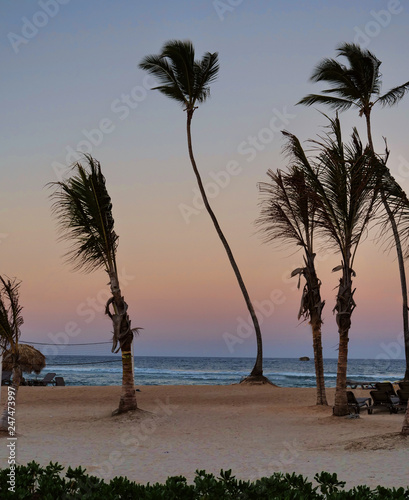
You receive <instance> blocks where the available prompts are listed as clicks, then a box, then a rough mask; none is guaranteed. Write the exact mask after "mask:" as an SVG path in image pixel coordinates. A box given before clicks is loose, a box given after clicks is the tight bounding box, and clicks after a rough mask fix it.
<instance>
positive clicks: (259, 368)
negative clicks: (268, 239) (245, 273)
mask: <svg viewBox="0 0 409 500" xmlns="http://www.w3.org/2000/svg"><path fill="white" fill-rule="evenodd" d="M193 113H194V109H188V110H187V127H186V128H187V143H188V150H189V157H190V161H191V163H192V167H193V171H194V173H195V175H196V179H197V183H198V186H199V190H200V193H201V195H202V198H203V203H204V205H205V207H206V210H207V212H208V214H209V215H210V218H211V219H212V222H213V224H214V227H215V229H216V231H217V234H218V236H219V238H220V240H221V242H222V244H223V246H224V248H225V250H226V253H227V257H228V258H229V261H230V264H231V266H232V268H233V271H234V274H235V276H236V278H237V281H238V283H239V286H240V290H241V292H242V294H243V296H244V300H245V301H246V305H247V309H248V310H249V313H250V316H251V319H252V321H253V325H254V330H255V333H256V340H257V357H256V362H255V364H254V367H253V369H252V371H251V373H250V376H249V377H247V378H246V379H244V381H243V382H249V383H252V382H255V383H259V382H262V383H269V380H268V379H267V378H266V377H264V376H263V343H262V338H261V330H260V325H259V322H258V319H257V316H256V313H255V311H254V307H253V304H252V303H251V300H250V297H249V294H248V292H247V289H246V286H245V284H244V281H243V278H242V276H241V274H240V271H239V268H238V266H237V264H236V261H235V259H234V256H233V253H232V251H231V248H230V246H229V244H228V242H227V240H226V237H225V236H224V234H223V232H222V230H221V227H220V224H219V222H218V220H217V218H216V216H215V214H214V212H213V210H212V208H211V206H210V204H209V201H208V199H207V195H206V192H205V190H204V187H203V182H202V179H201V177H200V173H199V171H198V168H197V166H196V161H195V158H194V155H193V148H192V136H191V122H192V117H193Z"/></svg>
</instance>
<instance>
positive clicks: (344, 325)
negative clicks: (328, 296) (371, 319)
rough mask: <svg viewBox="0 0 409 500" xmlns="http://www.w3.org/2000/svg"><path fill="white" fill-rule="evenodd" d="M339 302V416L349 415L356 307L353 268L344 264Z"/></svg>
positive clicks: (337, 408) (336, 410) (337, 310)
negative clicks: (350, 344) (351, 335)
mask: <svg viewBox="0 0 409 500" xmlns="http://www.w3.org/2000/svg"><path fill="white" fill-rule="evenodd" d="M339 281H340V283H339V288H338V295H337V303H336V306H335V310H336V312H337V314H336V321H337V325H338V334H339V348H338V366H337V385H336V388H335V404H334V409H333V414H334V415H335V416H337V417H340V416H343V415H348V413H349V411H348V400H347V393H346V380H347V366H348V342H349V338H348V335H349V329H350V328H351V314H352V311H353V310H354V309H355V302H354V298H353V295H354V292H353V291H352V280H351V270H350V269H349V268H348V267H347V266H346V264H344V269H343V276H342V278H341V279H340V280H339Z"/></svg>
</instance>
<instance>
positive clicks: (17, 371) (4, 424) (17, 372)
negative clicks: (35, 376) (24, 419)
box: [0, 366, 22, 431]
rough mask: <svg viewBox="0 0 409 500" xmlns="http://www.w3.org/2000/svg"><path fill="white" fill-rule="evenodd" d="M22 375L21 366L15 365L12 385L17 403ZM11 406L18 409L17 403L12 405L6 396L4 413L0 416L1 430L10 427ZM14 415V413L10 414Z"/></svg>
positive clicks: (6, 429)
mask: <svg viewBox="0 0 409 500" xmlns="http://www.w3.org/2000/svg"><path fill="white" fill-rule="evenodd" d="M21 377H22V373H21V368H20V367H19V366H14V367H13V383H12V384H11V387H12V388H13V390H14V403H16V401H17V391H18V388H19V387H20V383H21ZM9 408H10V409H12V408H13V409H14V410H15V409H16V407H15V405H14V406H12V405H10V404H9V401H8V398H6V402H5V403H4V407H3V413H2V415H1V418H0V431H8V427H9V422H8V420H9ZM10 416H12V415H10ZM15 416H16V415H15V414H14V415H13V417H14V418H15Z"/></svg>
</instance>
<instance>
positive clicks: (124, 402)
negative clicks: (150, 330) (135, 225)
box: [49, 155, 138, 414]
mask: <svg viewBox="0 0 409 500" xmlns="http://www.w3.org/2000/svg"><path fill="white" fill-rule="evenodd" d="M84 157H85V160H86V162H87V165H86V166H85V167H83V166H82V165H81V164H80V163H76V164H75V165H74V166H73V168H72V175H71V177H69V178H68V179H67V180H65V181H61V182H52V183H50V184H49V186H51V187H53V188H55V190H54V192H53V193H52V195H51V199H52V200H53V205H52V211H53V214H54V215H55V217H56V220H57V223H58V227H59V230H60V233H61V237H60V239H63V240H67V241H69V242H70V243H71V244H72V248H71V250H69V251H68V252H67V254H66V258H67V260H68V261H69V262H70V263H72V264H74V270H80V271H84V272H86V273H88V272H93V271H96V270H97V269H101V268H102V269H104V270H105V271H106V273H107V274H108V276H109V284H110V289H111V294H112V297H110V298H109V300H108V301H107V303H106V307H105V313H106V314H107V315H108V316H109V317H110V318H111V320H112V326H113V346H112V352H118V350H121V353H122V394H121V397H120V401H119V406H118V408H117V410H115V411H114V412H113V413H114V414H117V413H124V412H126V411H130V410H136V409H137V402H136V396H135V387H134V374H133V370H132V342H133V338H134V334H135V333H137V332H138V328H131V320H130V319H129V316H128V305H127V303H126V302H125V300H124V297H123V296H122V293H121V289H120V284H119V279H118V269H117V263H116V252H117V247H118V235H117V234H116V233H115V231H114V218H113V216H112V202H111V198H110V196H109V194H108V191H107V188H106V184H105V177H104V176H103V175H102V172H101V165H100V163H99V162H98V161H97V160H95V159H94V158H92V157H91V156H90V155H84Z"/></svg>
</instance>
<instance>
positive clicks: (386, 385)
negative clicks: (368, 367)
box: [375, 382, 397, 398]
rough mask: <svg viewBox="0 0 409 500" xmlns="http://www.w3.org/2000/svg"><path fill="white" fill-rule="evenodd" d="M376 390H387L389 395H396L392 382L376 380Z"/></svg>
mask: <svg viewBox="0 0 409 500" xmlns="http://www.w3.org/2000/svg"><path fill="white" fill-rule="evenodd" d="M375 388H376V390H377V391H382V392H387V393H388V394H389V396H393V397H395V398H396V397H397V394H396V392H395V389H394V387H393V384H392V383H391V382H377V383H376V384H375Z"/></svg>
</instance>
